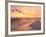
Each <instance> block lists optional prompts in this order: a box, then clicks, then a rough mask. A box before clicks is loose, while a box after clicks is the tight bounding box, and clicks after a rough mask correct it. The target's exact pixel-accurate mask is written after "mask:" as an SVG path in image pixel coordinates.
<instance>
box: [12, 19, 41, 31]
mask: <svg viewBox="0 0 46 37" xmlns="http://www.w3.org/2000/svg"><path fill="white" fill-rule="evenodd" d="M40 29H41V22H40V18H11V31H28V30H40Z"/></svg>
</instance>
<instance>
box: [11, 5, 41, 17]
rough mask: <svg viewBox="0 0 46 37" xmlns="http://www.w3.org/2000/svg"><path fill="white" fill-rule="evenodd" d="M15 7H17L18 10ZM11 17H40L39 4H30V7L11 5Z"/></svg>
mask: <svg viewBox="0 0 46 37" xmlns="http://www.w3.org/2000/svg"><path fill="white" fill-rule="evenodd" d="M15 9H17V10H18V11H21V12H18V11H16V10H15ZM11 10H14V11H11V17H12V18H24V17H30V18H37V17H38V18H39V17H41V7H40V6H31V7H24V6H12V7H11Z"/></svg>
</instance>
